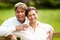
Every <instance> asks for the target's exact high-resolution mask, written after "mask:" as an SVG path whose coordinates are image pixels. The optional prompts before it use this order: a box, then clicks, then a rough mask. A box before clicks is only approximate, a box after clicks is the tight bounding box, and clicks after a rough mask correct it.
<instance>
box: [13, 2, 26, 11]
mask: <svg viewBox="0 0 60 40" xmlns="http://www.w3.org/2000/svg"><path fill="white" fill-rule="evenodd" d="M17 7H20V8H22V9H24V10H26V9H27V5H26V4H25V3H22V2H18V3H16V4H15V6H14V10H16V9H17Z"/></svg>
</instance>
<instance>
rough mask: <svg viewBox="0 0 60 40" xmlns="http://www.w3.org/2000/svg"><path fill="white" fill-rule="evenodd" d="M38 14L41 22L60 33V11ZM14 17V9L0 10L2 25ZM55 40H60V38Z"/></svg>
mask: <svg viewBox="0 0 60 40" xmlns="http://www.w3.org/2000/svg"><path fill="white" fill-rule="evenodd" d="M38 14H39V17H38V20H39V21H40V22H44V23H48V24H50V25H51V26H52V27H53V28H54V30H55V32H60V9H39V10H38ZM12 16H14V10H13V9H4V10H0V24H2V23H3V21H4V20H6V19H8V18H10V17H12ZM53 40H60V38H54V39H53Z"/></svg>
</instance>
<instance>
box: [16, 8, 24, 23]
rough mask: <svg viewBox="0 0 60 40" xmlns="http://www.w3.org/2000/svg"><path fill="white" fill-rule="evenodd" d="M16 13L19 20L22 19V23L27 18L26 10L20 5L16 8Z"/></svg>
mask: <svg viewBox="0 0 60 40" xmlns="http://www.w3.org/2000/svg"><path fill="white" fill-rule="evenodd" d="M15 13H16V17H17V19H18V21H20V22H21V23H23V22H24V20H25V10H23V9H22V8H20V7H18V8H17V9H16V11H15Z"/></svg>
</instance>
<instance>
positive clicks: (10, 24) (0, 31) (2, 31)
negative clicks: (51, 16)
mask: <svg viewBox="0 0 60 40" xmlns="http://www.w3.org/2000/svg"><path fill="white" fill-rule="evenodd" d="M28 23H29V21H28V19H27V17H26V20H25V22H24V23H23V24H28ZM21 24H22V23H21V22H19V21H18V20H17V18H16V17H12V18H10V19H8V20H6V21H4V22H3V24H2V25H1V27H0V36H5V35H6V34H8V33H10V32H13V31H16V28H15V27H16V26H17V25H21Z"/></svg>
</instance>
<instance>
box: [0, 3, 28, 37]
mask: <svg viewBox="0 0 60 40" xmlns="http://www.w3.org/2000/svg"><path fill="white" fill-rule="evenodd" d="M26 9H27V6H26V4H24V3H21V2H19V3H17V4H15V6H14V10H15V15H16V16H15V17H12V18H10V19H8V20H6V21H5V22H4V23H3V24H2V25H1V27H0V36H7V35H8V34H10V33H11V32H12V33H14V34H15V35H16V36H17V37H19V31H20V30H24V29H25V28H26V27H27V25H26V24H27V23H29V21H28V19H27V18H26V17H25V10H26ZM22 24H23V25H22Z"/></svg>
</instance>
